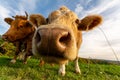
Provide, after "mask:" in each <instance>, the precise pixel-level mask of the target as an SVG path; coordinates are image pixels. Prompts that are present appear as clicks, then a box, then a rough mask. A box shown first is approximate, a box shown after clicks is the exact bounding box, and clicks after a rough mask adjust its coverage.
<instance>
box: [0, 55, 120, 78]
mask: <svg viewBox="0 0 120 80" xmlns="http://www.w3.org/2000/svg"><path fill="white" fill-rule="evenodd" d="M10 59H11V58H9V57H7V56H0V80H120V66H119V65H115V64H108V63H105V62H94V63H93V62H91V61H87V62H85V61H83V60H79V65H80V68H81V72H82V74H81V75H80V74H76V73H75V72H74V63H73V62H69V64H68V65H67V66H66V75H65V76H64V77H63V76H60V75H58V69H59V66H58V65H54V66H51V65H50V64H45V65H43V66H38V64H39V60H38V59H33V58H32V59H28V64H26V65H24V64H23V63H22V61H20V60H17V62H16V63H15V64H11V63H10V62H9V61H10Z"/></svg>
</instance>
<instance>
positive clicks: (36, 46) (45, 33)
mask: <svg viewBox="0 0 120 80" xmlns="http://www.w3.org/2000/svg"><path fill="white" fill-rule="evenodd" d="M53 17H54V16H53ZM101 22H102V17H101V16H99V15H89V16H87V17H85V18H83V19H82V20H79V19H78V17H77V15H76V14H75V13H74V12H72V11H68V12H66V13H64V14H62V15H61V16H59V17H58V18H57V19H56V20H54V21H52V22H51V23H50V24H48V25H42V26H40V27H39V28H38V29H37V30H36V32H35V34H34V37H33V42H32V44H33V45H32V47H33V48H32V51H33V54H34V55H36V56H38V57H41V56H42V58H43V59H44V60H45V61H46V62H49V63H58V64H59V65H60V68H59V72H58V73H59V74H61V75H63V76H64V75H65V64H66V63H67V62H68V60H75V71H76V73H81V72H80V69H79V65H78V50H79V48H80V45H81V43H82V31H88V30H92V29H93V28H94V27H96V26H98V25H99V24H100V23H101ZM34 24H35V23H34Z"/></svg>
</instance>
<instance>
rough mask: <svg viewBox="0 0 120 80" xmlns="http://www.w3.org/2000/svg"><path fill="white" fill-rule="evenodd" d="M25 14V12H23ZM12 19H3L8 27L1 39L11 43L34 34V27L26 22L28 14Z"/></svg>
mask: <svg viewBox="0 0 120 80" xmlns="http://www.w3.org/2000/svg"><path fill="white" fill-rule="evenodd" d="M25 13H26V12H25ZM12 17H13V18H5V19H4V21H5V22H6V23H8V24H9V25H10V28H9V29H8V31H7V32H6V33H5V34H3V36H2V38H3V39H4V40H8V41H11V42H14V41H17V40H19V39H23V38H25V37H26V36H28V35H29V34H31V33H33V32H34V30H35V29H34V27H33V26H32V24H31V23H30V22H29V21H28V20H27V19H28V14H27V13H26V16H21V15H16V16H12Z"/></svg>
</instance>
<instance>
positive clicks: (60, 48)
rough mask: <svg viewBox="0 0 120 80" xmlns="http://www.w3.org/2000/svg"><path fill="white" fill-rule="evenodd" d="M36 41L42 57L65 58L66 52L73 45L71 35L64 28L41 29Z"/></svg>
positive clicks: (38, 31) (35, 38) (37, 32)
mask: <svg viewBox="0 0 120 80" xmlns="http://www.w3.org/2000/svg"><path fill="white" fill-rule="evenodd" d="M34 40H35V43H34V44H35V45H36V46H37V50H38V51H39V52H40V53H41V55H44V56H55V57H58V56H59V57H64V52H65V50H66V48H67V47H69V44H70V43H71V33H70V32H69V31H68V30H66V29H62V28H39V29H38V30H37V31H36V34H35V37H34Z"/></svg>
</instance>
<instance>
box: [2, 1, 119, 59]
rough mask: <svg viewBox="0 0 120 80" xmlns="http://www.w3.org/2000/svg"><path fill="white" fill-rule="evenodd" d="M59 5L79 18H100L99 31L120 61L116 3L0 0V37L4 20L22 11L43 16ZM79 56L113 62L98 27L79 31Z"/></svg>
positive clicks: (113, 56)
mask: <svg viewBox="0 0 120 80" xmlns="http://www.w3.org/2000/svg"><path fill="white" fill-rule="evenodd" d="M62 5H66V6H67V7H68V8H70V9H71V10H72V11H74V12H75V13H76V14H77V15H78V16H79V18H80V19H82V18H83V17H85V16H86V15H90V14H100V15H102V16H103V19H104V21H103V24H102V25H101V26H100V28H101V29H102V30H103V31H104V32H105V34H106V36H107V38H108V40H109V42H110V44H111V46H112V48H113V49H114V50H115V53H116V55H117V57H118V58H119V60H120V27H119V26H120V0H0V34H3V33H5V32H6V31H7V30H8V28H9V25H8V24H6V23H5V22H4V18H5V17H11V16H14V15H16V14H20V15H24V12H25V11H27V12H28V14H33V13H40V14H42V15H43V16H45V17H47V16H48V14H49V13H50V12H51V11H53V10H56V9H58V8H59V7H60V6H62ZM79 55H80V57H85V58H97V59H107V60H116V58H115V55H114V53H113V52H112V50H111V48H110V46H109V45H108V43H107V42H106V39H105V36H104V35H103V33H102V32H101V31H100V30H99V28H96V29H95V30H93V31H90V32H83V43H82V45H81V49H80V50H79Z"/></svg>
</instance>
